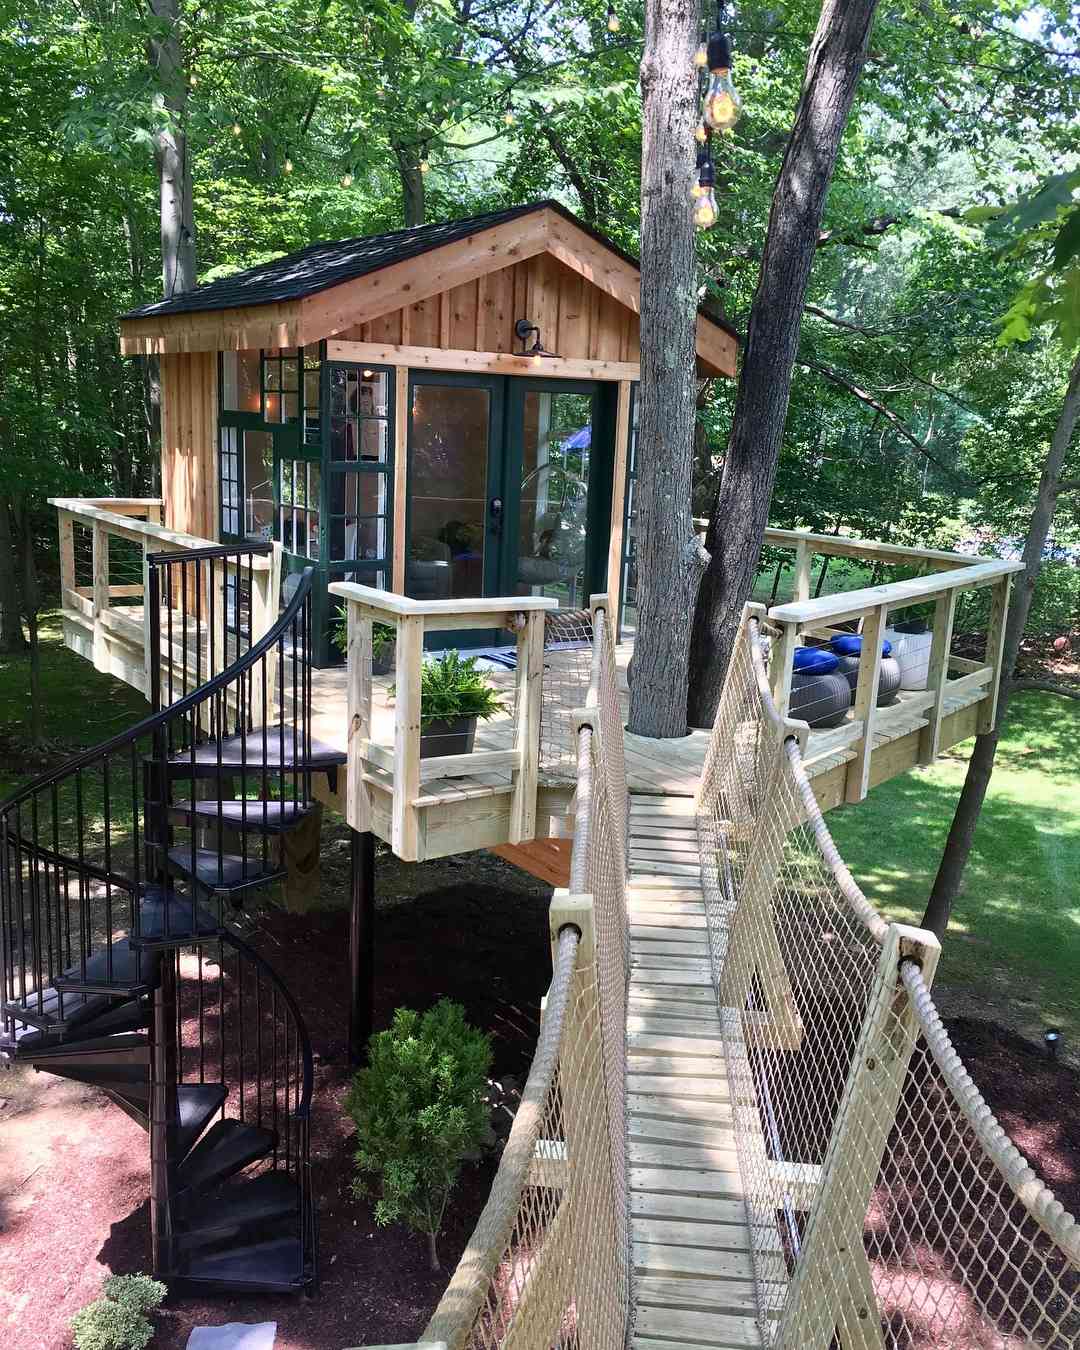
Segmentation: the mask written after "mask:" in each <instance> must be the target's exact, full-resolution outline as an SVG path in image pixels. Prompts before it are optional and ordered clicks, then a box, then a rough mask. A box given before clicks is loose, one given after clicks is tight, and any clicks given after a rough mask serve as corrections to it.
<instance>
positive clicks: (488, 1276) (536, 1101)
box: [420, 927, 581, 1350]
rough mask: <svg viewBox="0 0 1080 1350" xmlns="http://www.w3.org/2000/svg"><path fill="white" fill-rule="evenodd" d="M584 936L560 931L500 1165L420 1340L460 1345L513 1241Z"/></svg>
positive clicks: (455, 1348)
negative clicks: (526, 1071)
mask: <svg viewBox="0 0 1080 1350" xmlns="http://www.w3.org/2000/svg"><path fill="white" fill-rule="evenodd" d="M580 937H581V935H580V933H578V932H577V931H576V930H575V929H574V928H572V927H565V928H563V929H562V931H561V932H560V933H559V940H558V945H557V947H556V952H555V960H554V968H553V970H552V975H551V984H550V986H549V987H548V992H547V1000H546V1002H545V1004H544V1016H543V1019H542V1021H541V1023H540V1035H539V1038H538V1039H537V1042H536V1052H535V1054H534V1055H533V1061H532V1066H531V1067H530V1069H529V1076H528V1079H527V1080H526V1083H525V1088H524V1090H523V1092H522V1094H521V1102H520V1104H519V1105H518V1109H517V1112H516V1113H515V1115H514V1123H513V1125H512V1126H511V1128H510V1134H509V1137H508V1138H507V1141H506V1147H505V1148H504V1149H503V1155H502V1158H501V1160H500V1162H499V1170H498V1171H497V1172H496V1174H495V1180H494V1181H493V1182H492V1185H491V1193H490V1194H489V1196H488V1198H487V1203H486V1204H485V1205H484V1208H483V1210H482V1211H481V1213H480V1217H479V1219H477V1221H476V1227H475V1228H474V1229H473V1231H472V1236H471V1237H470V1238H469V1242H468V1245H467V1246H466V1248H465V1250H464V1252H463V1253H462V1255H461V1260H460V1261H459V1262H458V1264H457V1268H456V1269H455V1271H454V1274H453V1276H452V1277H451V1280H450V1283H449V1284H448V1285H447V1287H446V1292H445V1293H444V1294H443V1296H442V1298H441V1299H440V1300H439V1305H438V1307H437V1308H436V1309H435V1312H434V1313H433V1314H432V1317H431V1320H430V1322H428V1324H427V1327H426V1328H425V1330H424V1333H423V1335H422V1336H421V1337H420V1342H421V1343H424V1342H443V1343H444V1344H445V1345H446V1347H447V1350H459V1347H461V1346H462V1345H464V1344H465V1343H466V1340H467V1339H468V1336H469V1333H470V1331H471V1329H472V1326H473V1324H474V1322H475V1321H476V1318H477V1316H478V1315H479V1313H480V1311H481V1308H482V1307H483V1304H484V1301H485V1299H486V1298H487V1297H488V1291H489V1289H490V1287H491V1281H492V1279H493V1277H494V1275H495V1272H496V1269H497V1267H498V1265H499V1262H500V1261H501V1260H502V1258H503V1253H504V1252H505V1251H506V1248H507V1246H508V1245H509V1242H510V1239H511V1236H512V1233H513V1228H514V1221H515V1219H516V1217H517V1213H518V1206H519V1205H520V1203H521V1194H522V1191H523V1190H524V1188H525V1184H526V1181H527V1180H528V1176H529V1169H530V1167H531V1166H532V1163H533V1158H534V1157H535V1153H536V1142H537V1139H538V1138H539V1134H540V1129H541V1125H542V1123H543V1120H544V1116H545V1113H546V1109H547V1106H548V1103H549V1101H550V1099H551V1094H552V1088H553V1084H554V1080H555V1070H556V1067H557V1065H558V1062H559V1052H560V1049H561V1046H562V1037H563V1027H564V1026H565V1023H566V1010H567V1004H568V1002H569V994H570V984H571V980H572V978H573V974H574V965H575V962H576V961H577V955H578V944H579V941H580Z"/></svg>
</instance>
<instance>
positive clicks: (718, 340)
mask: <svg viewBox="0 0 1080 1350" xmlns="http://www.w3.org/2000/svg"><path fill="white" fill-rule="evenodd" d="M540 253H550V254H551V255H552V257H554V258H556V259H557V260H558V261H559V262H561V263H563V264H564V265H565V266H567V267H569V268H571V269H572V270H573V271H575V272H577V273H579V274H580V275H581V276H583V277H584V278H585V279H586V280H587V281H588V282H590V283H591V284H592V285H593V286H596V287H598V288H599V289H600V290H602V291H605V292H606V293H607V294H608V295H610V296H611V297H612V298H613V299H614V300H616V301H618V302H619V304H621V305H625V306H626V308H627V309H630V310H633V311H634V312H635V313H640V309H641V278H640V273H639V271H638V268H637V267H636V266H635V265H634V263H633V262H631V261H630V260H629V259H628V258H627V257H625V256H624V255H623V254H621V253H619V252H618V251H616V250H615V249H613V248H610V247H608V246H607V245H606V244H604V243H603V242H602V241H601V240H600V239H598V238H597V237H596V236H595V235H593V234H592V233H591V232H590V231H588V230H586V229H584V228H583V227H582V226H580V225H579V224H577V223H576V222H575V221H574V220H573V219H571V218H570V217H569V216H568V215H567V214H564V213H563V212H562V211H560V210H557V209H556V208H554V207H552V206H546V205H545V206H542V207H539V208H538V209H537V210H536V211H534V212H530V213H528V214H526V215H523V216H519V217H518V218H516V219H514V220H510V221H505V222H503V223H501V224H496V225H492V226H490V227H488V228H485V229H479V230H477V231H476V232H475V233H474V234H470V235H468V236H466V237H465V238H464V239H457V240H454V241H453V242H450V243H445V244H440V245H439V246H438V247H436V248H433V249H432V250H430V251H429V252H427V253H424V254H423V255H421V256H420V257H418V258H409V259H406V260H404V261H401V262H396V263H390V264H388V265H387V266H385V267H382V268H379V269H378V270H377V271H374V272H369V273H367V274H366V275H364V276H360V277H356V278H354V279H353V280H350V281H343V282H340V283H339V284H338V285H336V286H332V287H329V288H328V289H326V290H322V291H318V292H316V293H315V294H312V295H308V296H304V297H302V298H300V299H294V300H284V301H276V302H271V303H268V304H263V305H251V306H248V307H246V308H242V309H216V310H201V311H200V310H195V311H190V312H187V313H180V314H164V315H156V316H151V317H147V318H133V319H122V320H121V321H120V350H121V352H122V353H123V355H125V356H162V355H167V354H169V353H174V352H207V351H233V350H240V349H244V348H253V347H296V346H307V345H310V344H313V343H316V342H320V341H321V340H322V339H323V338H333V337H336V336H337V335H338V334H339V333H342V332H344V331H346V330H347V329H350V328H354V327H355V326H356V325H357V324H361V323H367V322H369V321H370V320H372V319H377V318H379V317H380V315H383V314H387V313H390V312H392V311H393V310H396V309H401V308H403V307H404V306H406V305H412V304H416V303H417V302H419V301H421V300H427V299H428V298H429V297H431V296H433V295H438V294H439V293H440V292H442V291H446V290H450V289H451V288H452V287H454V286H461V285H464V284H466V283H468V282H470V281H475V280H476V279H477V278H478V277H482V276H486V275H487V274H488V273H490V272H494V271H497V270H499V269H500V268H503V267H509V266H511V265H512V264H513V263H516V262H522V261H524V260H525V259H527V258H531V257H535V256H536V255H537V254H540ZM738 345H739V344H738V338H737V337H736V336H735V335H734V334H733V333H732V332H730V331H729V330H728V329H727V328H725V327H724V326H723V325H721V324H719V323H717V322H716V321H715V320H713V319H710V318H708V317H707V316H706V315H704V314H700V315H699V316H698V321H697V353H698V362H699V366H700V368H701V370H702V371H703V373H704V374H707V375H729V376H733V375H734V374H735V368H736V367H735V362H736V356H737V353H738Z"/></svg>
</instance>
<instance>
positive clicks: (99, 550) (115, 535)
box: [50, 497, 281, 693]
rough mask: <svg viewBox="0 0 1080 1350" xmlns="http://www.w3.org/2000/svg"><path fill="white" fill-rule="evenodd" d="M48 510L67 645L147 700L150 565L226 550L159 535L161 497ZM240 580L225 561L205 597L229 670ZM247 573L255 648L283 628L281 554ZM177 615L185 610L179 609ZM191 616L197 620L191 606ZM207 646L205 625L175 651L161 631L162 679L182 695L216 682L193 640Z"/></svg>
mask: <svg viewBox="0 0 1080 1350" xmlns="http://www.w3.org/2000/svg"><path fill="white" fill-rule="evenodd" d="M50 504H51V505H52V506H55V507H56V509H57V514H58V518H59V527H60V597H61V608H62V610H63V616H64V640H65V642H66V643H67V645H68V646H69V647H71V648H72V650H74V651H76V652H78V653H79V655H80V656H84V657H86V659H87V660H89V661H92V662H93V664H94V666H95V668H96V669H98V670H101V671H104V672H106V673H107V674H110V675H114V676H116V677H117V678H118V679H121V680H123V681H124V682H125V683H126V684H130V685H132V686H133V687H134V688H136V689H139V690H141V691H142V692H143V693H148V691H149V680H150V674H149V672H150V640H149V635H150V613H149V609H148V607H147V604H146V596H147V593H148V585H149V582H148V567H149V565H148V563H147V555H148V554H153V553H191V554H192V555H196V554H198V552H199V551H200V550H204V549H215V550H220V548H221V545H220V544H217V543H215V542H214V541H213V540H211V539H200V538H199V537H198V536H197V535H192V534H183V533H181V532H179V531H176V530H170V529H167V528H166V527H165V526H163V525H162V524H161V513H162V503H161V499H160V498H158V497H142V498H140V497H93V498H79V497H53V498H51V499H50ZM240 570H241V569H239V568H238V566H237V564H236V563H235V562H234V561H232V560H229V559H223V560H221V561H220V565H219V566H218V567H217V569H216V570H215V571H213V573H212V574H213V576H214V577H215V581H214V585H215V586H216V588H217V591H218V594H217V595H216V603H215V604H214V605H213V606H212V605H211V603H210V598H209V597H208V596H207V597H203V600H204V602H205V603H204V608H203V614H205V615H210V614H211V613H213V614H214V615H215V616H216V622H217V624H218V625H219V629H220V631H219V632H218V633H217V640H216V642H215V644H214V651H215V654H216V658H217V659H216V662H215V664H216V665H217V666H218V668H219V669H223V668H224V664H225V663H227V660H228V658H229V654H230V650H231V648H230V632H229V631H228V620H227V613H228V605H227V603H226V599H225V588H226V587H227V586H228V585H230V584H231V580H232V579H235V578H237V573H238V571H240ZM242 571H243V573H244V575H245V578H246V577H248V576H250V581H251V596H250V605H251V614H250V619H251V623H250V630H251V631H250V641H251V642H255V641H257V640H258V639H259V638H260V637H262V635H263V634H264V633H266V632H268V631H269V629H270V628H271V627H272V626H273V623H274V621H275V619H276V618H277V613H278V586H279V583H280V575H281V554H280V549H279V548H275V549H274V550H273V553H272V554H271V555H269V556H266V557H258V556H256V557H251V558H248V557H245V559H244V561H243V567H242ZM205 575H206V576H209V575H211V571H210V570H207V571H206V572H205ZM189 584H190V583H189ZM176 608H177V609H179V608H180V602H179V601H177V603H176ZM191 609H192V614H194V603H193V604H192V606H191ZM246 637H247V634H245V638H246ZM189 638H190V639H191V640H189ZM208 639H209V634H208V633H207V631H206V625H205V623H204V624H203V625H202V626H201V633H200V638H199V639H194V638H191V635H190V634H189V632H188V631H187V625H185V631H184V632H183V633H182V634H181V633H179V632H177V633H175V634H174V635H173V638H172V640H171V641H170V640H169V639H168V636H167V632H166V629H165V628H164V627H163V629H162V643H163V649H162V661H163V667H164V668H165V670H166V672H167V671H168V668H169V667H170V666H172V667H173V673H174V683H175V687H176V688H177V689H180V688H181V687H183V688H187V687H189V684H190V677H193V676H194V675H195V673H196V671H197V673H198V676H199V677H201V678H209V676H210V675H212V674H216V673H217V670H213V671H211V670H210V669H209V668H208V667H207V665H206V664H205V662H203V663H201V664H200V663H199V662H196V661H195V659H194V653H193V651H192V650H189V648H190V647H191V646H192V642H193V641H196V640H201V641H202V642H203V643H204V645H207V646H208V645H209V644H208ZM233 654H235V652H233ZM189 666H190V667H191V669H190V670H189V669H188V667H189Z"/></svg>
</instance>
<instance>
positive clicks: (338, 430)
mask: <svg viewBox="0 0 1080 1350" xmlns="http://www.w3.org/2000/svg"><path fill="white" fill-rule="evenodd" d="M389 390H390V376H389V372H388V371H385V370H372V369H371V368H370V367H363V366H334V367H333V368H332V369H331V371H330V458H331V459H333V460H337V461H341V462H345V463H350V464H358V463H364V464H385V463H386V461H387V460H388V458H389V455H390V394H389Z"/></svg>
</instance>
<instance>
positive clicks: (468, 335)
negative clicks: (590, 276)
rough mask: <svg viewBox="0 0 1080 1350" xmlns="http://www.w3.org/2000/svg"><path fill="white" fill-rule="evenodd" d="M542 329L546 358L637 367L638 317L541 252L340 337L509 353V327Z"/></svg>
mask: <svg viewBox="0 0 1080 1350" xmlns="http://www.w3.org/2000/svg"><path fill="white" fill-rule="evenodd" d="M517 319H528V320H529V321H530V323H535V324H537V325H538V326H539V328H540V337H541V340H542V342H543V344H544V346H545V347H546V348H547V350H548V351H549V352H553V353H554V354H555V355H557V356H565V357H568V358H570V359H574V360H591V361H637V359H638V350H639V343H640V333H639V326H638V316H637V315H636V314H635V313H634V312H633V310H630V309H626V308H625V307H624V306H623V305H620V304H619V302H618V301H617V300H613V299H612V298H611V296H609V295H608V294H607V293H606V292H604V291H601V290H600V289H599V288H598V287H596V286H593V285H591V284H590V282H589V281H588V280H587V279H586V278H585V277H583V276H581V274H580V273H578V272H575V271H574V270H573V269H572V268H569V267H567V266H566V265H565V263H561V262H559V260H558V259H557V258H553V257H552V256H551V255H550V254H547V253H540V254H537V256H536V257H534V258H529V259H527V260H526V261H524V262H519V263H515V264H514V265H513V266H512V267H503V268H501V269H500V270H498V271H496V272H489V273H488V274H487V276H484V277H481V278H480V279H479V280H478V281H470V282H467V283H466V284H465V285H463V286H455V287H454V288H453V289H452V290H449V291H444V292H443V293H442V294H441V295H435V296H432V297H431V298H430V299H428V300H421V301H419V302H418V303H417V304H415V305H409V306H407V307H406V308H405V309H395V310H391V311H390V312H389V313H388V314H383V315H380V316H379V318H377V319H372V320H371V321H370V322H368V323H361V324H357V325H356V326H355V327H354V328H349V329H347V330H345V331H344V332H341V333H339V334H338V335H337V336H338V338H340V339H342V340H345V341H349V342H388V343H394V344H395V345H397V344H398V343H403V344H406V345H411V346H414V347H437V348H442V349H444V350H446V349H452V350H454V351H470V352H514V351H520V350H521V343H520V342H519V341H518V339H516V338H515V337H514V322H515V320H517Z"/></svg>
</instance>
